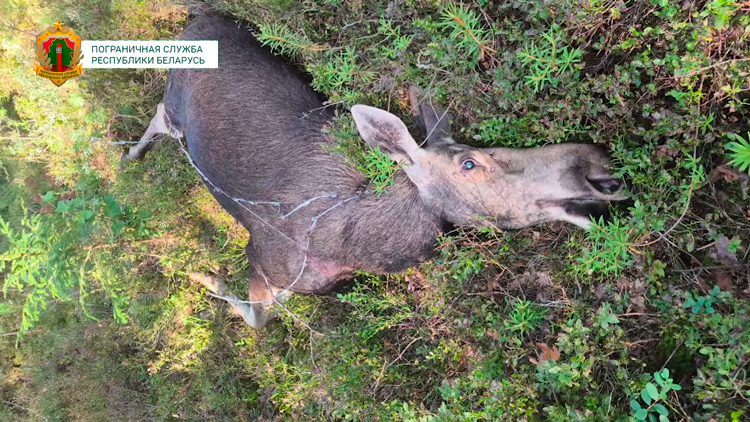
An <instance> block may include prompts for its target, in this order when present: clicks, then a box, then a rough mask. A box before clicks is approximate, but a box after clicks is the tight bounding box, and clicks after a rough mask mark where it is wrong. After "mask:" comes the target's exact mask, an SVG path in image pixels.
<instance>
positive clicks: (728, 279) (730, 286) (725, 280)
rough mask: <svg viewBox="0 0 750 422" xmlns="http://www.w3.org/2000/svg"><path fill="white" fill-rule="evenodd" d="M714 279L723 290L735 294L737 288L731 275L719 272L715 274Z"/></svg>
mask: <svg viewBox="0 0 750 422" xmlns="http://www.w3.org/2000/svg"><path fill="white" fill-rule="evenodd" d="M714 279H715V280H716V285H717V286H719V288H720V289H721V290H723V291H725V292H732V293H734V287H735V286H734V280H733V279H732V274H731V273H729V272H728V271H719V272H717V273H716V274H714Z"/></svg>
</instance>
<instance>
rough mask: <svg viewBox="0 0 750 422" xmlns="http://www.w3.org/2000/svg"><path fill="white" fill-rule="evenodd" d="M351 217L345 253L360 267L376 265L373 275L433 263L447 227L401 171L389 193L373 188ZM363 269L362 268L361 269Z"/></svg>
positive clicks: (347, 230)
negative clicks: (431, 260) (378, 191)
mask: <svg viewBox="0 0 750 422" xmlns="http://www.w3.org/2000/svg"><path fill="white" fill-rule="evenodd" d="M357 202H358V205H359V206H357V207H352V208H350V209H351V212H350V214H349V215H348V216H347V218H346V220H347V223H346V227H345V228H344V230H343V242H344V245H343V246H344V249H345V250H347V251H349V255H350V259H351V260H352V261H354V262H357V263H367V265H369V264H372V267H370V268H363V269H364V270H366V271H370V272H376V273H377V272H400V271H403V270H405V269H407V268H409V267H412V266H414V265H417V264H418V263H420V262H422V261H424V260H426V259H429V258H430V257H431V256H432V255H433V254H434V250H435V246H436V244H435V242H436V239H437V237H438V235H439V234H440V232H442V231H443V230H444V228H445V226H446V222H445V219H444V218H443V217H442V213H441V212H440V211H439V210H434V209H432V208H430V207H429V206H428V205H427V204H426V203H425V202H424V201H423V200H422V198H421V197H420V195H419V191H418V189H417V188H416V186H414V184H412V183H411V181H410V180H409V179H408V177H407V176H406V175H405V174H404V173H403V172H401V171H399V172H397V173H396V174H395V175H394V183H393V185H392V186H389V187H388V189H387V192H385V193H383V194H381V195H378V194H377V193H375V192H374V191H373V190H372V189H371V188H368V189H367V191H366V192H365V193H363V196H362V198H361V199H360V200H359V201H357ZM360 268H362V267H360Z"/></svg>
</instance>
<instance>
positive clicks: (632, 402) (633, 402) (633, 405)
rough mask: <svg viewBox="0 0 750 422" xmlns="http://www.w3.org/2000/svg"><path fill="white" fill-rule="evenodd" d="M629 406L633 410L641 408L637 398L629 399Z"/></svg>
mask: <svg viewBox="0 0 750 422" xmlns="http://www.w3.org/2000/svg"><path fill="white" fill-rule="evenodd" d="M630 407H631V408H632V409H633V411H634V412H637V411H639V410H641V404H640V403H638V401H637V400H630Z"/></svg>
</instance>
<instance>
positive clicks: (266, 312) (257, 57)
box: [123, 15, 625, 329]
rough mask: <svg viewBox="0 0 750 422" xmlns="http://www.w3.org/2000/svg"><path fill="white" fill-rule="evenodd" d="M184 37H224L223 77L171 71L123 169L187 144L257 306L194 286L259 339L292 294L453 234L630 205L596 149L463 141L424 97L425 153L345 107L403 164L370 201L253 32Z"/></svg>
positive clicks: (430, 248) (394, 127)
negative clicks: (222, 213) (241, 238)
mask: <svg viewBox="0 0 750 422" xmlns="http://www.w3.org/2000/svg"><path fill="white" fill-rule="evenodd" d="M180 39H182V40H218V41H219V67H218V69H172V70H171V71H170V73H169V76H168V79H167V84H166V89H165V94H164V98H163V101H162V103H160V104H159V105H158V106H157V112H156V115H155V116H154V118H153V119H152V120H151V123H150V124H149V126H148V129H147V130H146V132H145V133H144V135H143V136H142V138H141V141H142V142H139V143H138V144H136V145H134V146H133V147H131V148H130V150H129V151H128V152H127V153H126V154H125V155H124V156H123V159H124V160H126V161H127V160H131V159H142V158H143V157H144V155H145V154H146V152H147V151H148V150H149V149H150V148H152V147H153V146H154V142H151V141H154V140H158V137H159V135H165V134H166V135H171V136H172V137H174V138H177V139H178V141H179V143H180V146H182V140H183V139H184V140H185V143H186V145H187V150H185V149H184V148H183V151H184V152H185V153H186V155H187V156H188V159H189V160H190V162H191V164H192V165H193V166H194V167H195V169H196V170H197V171H198V172H199V173H200V175H201V177H202V178H203V181H204V183H205V184H206V186H207V188H208V189H209V190H210V191H211V193H212V194H213V196H214V197H215V199H216V200H217V201H218V202H219V204H221V206H222V207H223V208H224V209H225V210H226V211H227V212H229V214H231V215H232V216H233V217H234V218H235V219H236V220H237V221H238V222H240V223H241V224H242V225H243V226H244V227H245V228H246V229H247V230H248V232H249V233H250V234H251V236H250V239H249V241H248V244H247V247H246V254H247V258H248V260H249V262H250V263H251V269H252V270H251V272H252V275H251V276H250V280H249V300H239V299H238V298H237V297H236V296H235V295H233V294H232V293H231V292H229V291H227V287H226V285H225V284H224V283H223V282H222V281H221V280H219V279H218V278H217V277H212V276H207V275H206V276H200V277H198V281H200V282H202V283H203V284H204V285H205V286H206V287H207V288H208V289H209V290H210V291H211V292H213V294H214V295H215V296H216V297H219V298H222V299H225V300H226V301H227V302H228V303H229V305H230V306H231V307H232V311H233V312H234V313H236V314H237V315H239V316H240V317H242V318H243V319H244V320H245V321H246V322H247V323H248V324H249V325H250V326H252V327H254V328H256V329H260V328H262V327H263V326H264V325H265V324H266V323H267V321H268V320H269V318H270V317H272V316H273V312H272V305H273V304H274V303H276V302H278V303H281V302H282V301H283V300H285V299H286V298H288V297H289V295H291V294H292V293H311V294H323V293H327V292H330V291H331V290H333V289H335V288H337V287H338V286H340V284H341V283H343V282H345V281H348V280H351V279H352V277H353V273H354V271H355V270H363V271H367V272H370V273H375V274H384V273H397V272H401V271H404V270H406V269H407V268H409V267H413V266H416V265H417V264H419V263H421V262H423V261H425V260H428V259H430V258H431V257H432V256H433V255H434V253H435V246H436V239H437V237H438V236H439V234H440V233H441V232H444V231H446V230H448V229H450V227H451V226H453V225H462V226H473V227H481V226H487V225H494V226H496V227H498V228H505V229H518V228H523V227H527V226H531V225H535V224H539V223H542V222H548V221H553V220H559V221H565V222H569V223H572V224H575V225H577V226H580V227H584V228H585V227H587V226H589V225H590V222H591V220H590V216H595V217H596V216H600V215H602V214H603V213H605V212H606V210H607V203H608V201H613V200H623V199H625V196H624V195H623V194H622V193H621V190H622V187H623V183H622V182H621V181H620V180H619V179H617V178H615V177H613V176H612V174H611V173H610V172H609V171H608V167H609V164H610V161H609V158H608V155H607V153H606V151H604V150H603V149H602V148H600V147H598V146H595V145H587V144H560V145H550V146H544V147H539V148H527V149H510V148H475V147H472V146H469V145H464V144H460V143H457V142H455V141H454V140H453V139H452V137H451V131H450V116H449V115H448V113H446V112H445V111H444V110H442V109H439V108H435V107H433V106H431V105H430V104H429V102H427V101H424V99H423V98H419V97H420V96H422V97H424V95H422V94H421V91H419V89H416V88H415V89H412V90H411V108H412V112H413V114H414V115H415V118H416V121H417V124H418V126H419V127H420V129H421V130H422V131H423V132H424V135H425V139H424V141H423V142H421V143H417V142H416V141H415V140H414V138H412V136H411V135H410V134H409V131H408V130H407V127H406V125H405V124H404V123H403V122H402V121H401V120H400V119H399V118H398V117H396V116H395V115H393V114H391V113H389V112H387V111H384V110H381V109H378V108H374V107H370V106H366V105H355V106H353V107H352V108H351V114H352V116H353V118H354V121H355V124H356V127H357V130H358V132H359V134H360V135H361V137H362V139H364V141H365V143H366V144H367V145H368V146H369V147H372V148H376V147H378V148H380V150H381V151H383V152H385V153H386V154H387V155H388V156H389V157H390V158H391V159H392V160H394V161H395V162H397V163H398V165H399V170H398V171H397V172H396V173H395V174H394V176H393V184H392V185H391V186H390V187H389V188H388V189H387V192H386V193H383V194H379V193H376V192H375V191H374V188H373V187H372V186H371V185H369V184H368V180H367V178H366V177H365V176H364V175H363V174H362V173H361V172H359V171H357V170H356V169H354V168H352V166H351V165H350V164H348V163H347V161H346V159H345V157H344V156H342V155H340V154H336V153H333V152H331V149H330V148H325V147H326V146H330V145H332V144H335V142H336V141H335V140H334V139H333V138H332V137H331V136H330V135H328V134H326V133H325V132H324V131H323V128H324V126H325V125H326V124H328V123H329V122H330V121H331V119H332V118H333V117H334V113H333V111H332V108H331V107H325V106H324V102H323V101H324V99H323V98H322V97H321V95H319V94H318V93H316V92H315V91H314V90H313V89H312V88H311V87H310V86H309V84H308V81H307V80H306V76H305V75H304V74H303V73H301V72H299V71H297V70H296V69H295V68H294V66H293V65H291V64H289V63H287V62H286V61H285V60H283V59H282V58H280V57H277V56H274V55H273V54H272V52H271V51H269V50H268V49H267V48H265V47H263V46H262V45H261V44H260V43H259V42H258V41H257V40H256V39H255V38H254V37H253V35H252V34H251V33H250V31H248V30H247V29H246V28H242V27H240V26H239V25H238V24H236V23H235V22H233V21H232V20H230V19H227V18H224V17H220V16H216V15H206V16H202V17H199V18H197V19H196V20H195V21H194V22H193V23H192V24H190V25H189V26H188V27H187V28H186V29H185V30H184V32H183V33H182V35H181V37H180ZM420 100H423V101H421V102H420ZM188 151H189V153H188Z"/></svg>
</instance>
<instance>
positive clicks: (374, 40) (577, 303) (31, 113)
mask: <svg viewBox="0 0 750 422" xmlns="http://www.w3.org/2000/svg"><path fill="white" fill-rule="evenodd" d="M190 4H191V7H195V8H196V10H199V9H204V8H205V7H206V5H199V4H197V3H195V4H194V3H190ZM208 6H210V7H213V8H215V9H217V10H219V11H221V12H223V13H227V14H230V15H232V16H234V17H236V18H238V19H243V20H245V21H247V22H249V23H250V24H251V26H250V28H249V29H248V30H252V31H253V32H254V33H256V34H257V36H258V37H259V39H260V40H261V41H262V42H263V43H264V44H266V45H268V46H269V47H270V48H271V49H273V50H274V51H275V52H276V53H277V54H280V55H284V56H285V57H287V58H288V59H290V60H292V61H294V62H295V63H296V64H297V65H299V66H300V68H304V69H306V70H307V71H308V72H309V73H310V74H311V75H312V80H313V86H314V87H315V88H316V89H317V90H319V91H321V92H323V93H324V94H326V95H327V96H328V98H329V101H330V103H329V106H332V107H338V111H337V118H336V119H335V121H334V122H332V123H331V125H330V126H329V127H327V128H326V131H327V132H328V133H329V134H330V135H331V136H333V137H335V138H336V139H338V141H339V142H338V144H337V145H336V146H335V147H333V148H332V151H331V152H332V153H339V154H344V155H346V156H347V158H348V159H349V161H350V163H351V164H352V166H353V167H354V168H357V169H359V170H360V171H362V172H363V174H365V175H366V176H367V177H368V178H369V179H370V181H371V183H372V186H373V189H377V190H378V192H381V194H383V195H387V194H388V187H389V186H390V183H391V180H392V176H393V174H394V172H396V171H399V169H398V168H397V166H395V165H394V164H393V163H392V162H389V161H388V160H387V159H386V158H385V157H384V156H383V153H382V152H379V151H377V150H369V149H367V148H365V147H364V145H363V143H362V142H361V141H360V139H359V136H358V135H357V133H356V130H355V129H354V124H353V121H352V119H351V116H350V115H349V114H348V113H347V112H345V107H346V106H350V105H352V104H355V103H358V102H362V103H366V104H370V105H374V106H378V107H381V108H385V109H388V110H390V111H392V112H393V113H395V114H397V115H399V116H401V117H403V118H404V120H405V121H406V122H407V123H408V122H409V121H410V119H409V118H408V114H409V104H408V94H407V93H408V88H409V86H410V85H418V86H420V87H422V88H424V89H425V91H426V92H427V93H428V95H429V96H430V97H431V99H432V101H433V102H435V103H436V104H440V105H442V106H443V107H447V108H448V109H449V111H450V112H451V114H452V115H453V116H454V117H455V118H454V122H453V127H454V134H455V137H456V138H457V139H458V140H459V141H461V142H465V143H470V144H473V145H479V146H506V147H527V146H538V145H543V144H548V143H559V142H586V143H597V144H600V145H602V146H603V147H605V148H607V149H608V150H610V151H611V154H612V156H613V157H614V160H615V164H616V166H617V171H618V172H619V174H621V175H622V176H623V178H624V179H625V180H626V182H627V184H628V194H629V196H630V198H631V200H630V201H626V202H624V203H622V204H617V205H614V206H613V207H612V209H611V212H612V214H613V218H612V219H611V221H610V222H609V223H605V222H604V221H598V222H596V224H595V226H594V228H592V229H591V230H590V231H588V232H584V231H581V230H580V229H577V228H574V227H572V226H570V225H566V224H561V223H553V224H546V225H542V226H538V227H533V228H529V229H525V230H520V231H500V230H496V229H493V228H484V229H481V230H469V229H465V228H458V229H457V230H456V231H454V232H451V233H445V234H444V235H443V236H441V238H440V239H439V241H438V245H437V247H438V250H439V254H438V257H437V258H436V259H435V260H433V261H431V262H428V263H425V264H424V265H422V266H421V267H420V268H416V269H413V270H410V271H407V272H406V273H404V274H398V275H390V276H382V277H376V276H372V275H370V274H365V273H361V274H358V275H357V280H356V282H355V283H353V284H352V285H351V286H349V287H347V288H346V289H344V290H343V291H342V292H340V293H339V294H338V295H335V296H301V295H298V296H294V297H293V298H292V299H291V301H290V302H289V304H288V308H289V311H290V312H292V313H293V314H294V316H292V315H291V314H290V313H286V312H282V314H281V315H280V318H279V320H278V321H275V322H272V323H271V324H270V325H269V327H268V328H267V329H266V330H264V331H263V332H254V331H253V330H251V329H249V328H247V327H246V326H244V325H243V324H242V323H241V321H239V320H238V319H237V318H235V317H232V316H231V315H230V314H229V312H228V308H227V306H226V305H225V304H224V303H222V302H217V301H215V300H213V299H211V298H210V297H207V295H206V294H205V291H203V290H202V289H201V288H200V287H199V286H198V285H197V284H195V283H191V282H190V281H189V278H188V274H190V273H192V272H209V271H210V272H214V273H217V274H220V275H221V276H222V277H223V278H224V279H225V280H226V281H227V282H228V283H229V284H230V286H231V287H232V289H233V290H234V292H236V293H239V294H243V293H244V290H245V285H246V279H247V276H248V265H247V262H246V261H245V258H244V244H245V242H246V240H247V234H246V233H245V232H244V231H243V229H242V228H241V227H240V226H239V225H238V224H237V223H235V222H234V221H233V220H232V219H231V217H229V216H228V215H227V214H226V213H224V212H223V211H222V210H221V209H220V207H219V206H218V204H217V203H216V202H215V201H214V200H213V198H212V197H211V195H210V194H209V192H208V191H207V190H206V189H205V187H203V185H202V184H201V181H200V178H199V177H198V175H196V174H195V172H194V171H193V169H192V168H191V167H190V165H189V163H188V162H187V161H186V159H185V157H184V156H183V155H182V154H181V152H180V151H179V149H178V148H177V146H176V145H174V144H173V143H171V142H166V143H165V144H164V145H163V146H162V148H160V149H158V150H157V151H155V152H154V153H152V154H150V156H149V158H148V159H147V160H146V161H144V162H136V163H130V164H128V165H127V166H125V167H124V168H123V169H122V170H119V157H120V154H121V152H122V145H121V143H123V142H129V141H133V140H137V139H138V138H139V137H140V135H141V134H142V132H143V131H144V130H145V128H146V126H147V125H148V122H149V120H150V118H151V116H152V114H153V112H154V110H155V106H156V104H157V103H158V102H159V99H160V96H161V93H162V90H163V86H164V82H165V79H166V72H165V71H154V70H94V69H92V70H85V76H84V77H82V78H78V79H75V80H72V81H68V82H66V83H65V84H64V85H63V86H62V87H60V88H58V87H56V86H54V85H53V84H52V83H50V82H49V81H47V80H44V79H41V78H37V77H36V76H34V74H33V70H32V68H33V64H32V63H33V60H34V58H35V57H36V54H35V51H34V36H35V35H36V34H37V33H39V32H40V31H41V30H42V29H43V28H45V27H47V26H48V25H50V24H51V23H52V22H54V21H56V20H57V19H60V21H62V22H65V23H66V24H67V25H69V26H70V27H72V28H73V29H74V30H76V32H77V33H79V34H80V35H81V36H82V38H83V39H159V38H162V39H170V38H174V37H175V36H176V35H177V34H178V33H179V31H180V30H181V29H182V28H183V27H184V26H185V24H186V22H187V20H188V11H187V10H186V9H185V7H184V5H182V4H178V3H177V2H174V1H172V0H158V1H151V2H143V1H139V0H115V1H111V2H105V1H101V0H84V1H82V2H80V1H79V2H71V1H62V2H56V3H54V4H53V3H48V2H41V1H39V0H18V1H14V2H4V3H2V4H0V37H1V38H2V43H1V44H0V45H1V47H0V140H1V142H0V151H2V152H1V153H0V222H1V223H0V272H1V274H2V277H3V280H2V284H3V294H4V296H3V299H2V301H0V420H3V421H6V420H7V421H22V420H23V421H26V420H34V421H37V420H38V421H58V420H59V421H65V420H76V421H77V420H108V421H110V420H123V421H133V420H177V419H185V420H195V421H204V420H299V421H310V420H321V421H322V420H363V421H367V420H372V421H375V420H388V421H415V422H416V421H418V422H427V421H430V422H434V421H592V422H594V421H597V422H598V421H649V422H651V421H658V422H663V421H667V420H668V421H700V422H709V421H716V422H730V421H731V422H736V421H744V420H747V418H748V417H750V379H749V378H748V371H750V365H748V362H749V361H750V328H748V327H750V300H749V299H750V289H748V280H749V279H748V277H750V275H749V274H748V271H749V268H750V267H748V257H749V256H750V250H749V249H748V244H749V243H750V206H749V205H748V204H749V202H748V199H747V195H748V192H747V183H748V174H747V171H748V166H750V155H749V154H748V151H750V145H749V144H748V141H749V139H750V138H748V136H750V135H748V133H749V132H750V127H749V126H748V121H750V108H749V107H750V88H749V87H748V74H750V60H748V57H750V32H749V31H748V28H750V14H748V12H750V9H749V8H748V4H747V2H741V1H734V0H710V1H703V2H697V1H696V2H693V1H686V2H670V1H657V0H642V1H627V2H619V1H613V2H603V1H598V0H584V1H578V0H576V1H573V0H560V1H554V2H540V1H515V2H498V1H489V0H479V1H476V2H464V3H460V2H457V1H453V2H439V1H428V0H407V1H394V2H382V3H379V2H372V1H360V0H304V1H300V2H295V1H289V0H258V1H255V0H242V1H239V0H222V1H213V0H209V2H208ZM411 129H412V133H414V134H417V133H418V131H417V130H416V128H415V127H412V128H411ZM303 323H304V324H303ZM310 328H312V329H313V330H315V331H314V332H313V331H311V330H310Z"/></svg>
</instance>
